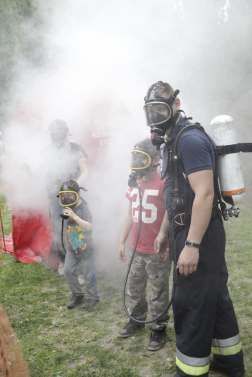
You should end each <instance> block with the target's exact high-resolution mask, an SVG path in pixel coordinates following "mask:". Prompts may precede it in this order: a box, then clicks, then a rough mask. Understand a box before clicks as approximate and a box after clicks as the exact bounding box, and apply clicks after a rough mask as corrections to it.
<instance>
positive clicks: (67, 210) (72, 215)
mask: <svg viewBox="0 0 252 377" xmlns="http://www.w3.org/2000/svg"><path fill="white" fill-rule="evenodd" d="M64 215H67V216H68V217H70V219H72V220H74V218H75V217H76V216H77V215H76V214H75V213H74V211H73V210H72V209H71V208H70V207H66V208H65V209H64Z"/></svg>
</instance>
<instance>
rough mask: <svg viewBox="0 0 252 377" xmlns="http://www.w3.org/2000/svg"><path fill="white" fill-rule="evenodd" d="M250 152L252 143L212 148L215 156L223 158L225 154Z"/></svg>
mask: <svg viewBox="0 0 252 377" xmlns="http://www.w3.org/2000/svg"><path fill="white" fill-rule="evenodd" d="M239 152H244V153H247V152H252V143H237V144H230V145H220V146H215V147H214V153H215V154H217V156H224V155H225V154H232V153H239Z"/></svg>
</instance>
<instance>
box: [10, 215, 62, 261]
mask: <svg viewBox="0 0 252 377" xmlns="http://www.w3.org/2000/svg"><path fill="white" fill-rule="evenodd" d="M12 222H13V233H11V234H10V235H9V236H8V237H7V238H5V246H6V251H7V252H8V253H10V254H12V255H13V256H14V257H15V258H16V259H17V260H19V261H20V262H23V263H29V262H42V261H43V260H46V261H48V264H49V266H50V267H51V268H57V267H58V264H59V260H58V258H49V259H48V257H49V252H50V249H51V244H52V241H53V235H52V225H51V220H49V219H46V218H45V217H43V216H42V215H40V214H39V213H34V215H33V216H30V213H29V214H27V213H25V211H23V215H22V216H15V214H13V216H12ZM13 240H14V245H13Z"/></svg>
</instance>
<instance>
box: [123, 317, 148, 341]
mask: <svg viewBox="0 0 252 377" xmlns="http://www.w3.org/2000/svg"><path fill="white" fill-rule="evenodd" d="M144 326H145V324H144V323H137V322H135V321H132V319H130V320H129V322H128V323H127V325H126V326H124V328H123V329H122V330H120V331H118V333H117V336H119V338H128V337H129V336H130V335H131V334H134V332H136V331H138V330H140V329H142V328H143V327H144Z"/></svg>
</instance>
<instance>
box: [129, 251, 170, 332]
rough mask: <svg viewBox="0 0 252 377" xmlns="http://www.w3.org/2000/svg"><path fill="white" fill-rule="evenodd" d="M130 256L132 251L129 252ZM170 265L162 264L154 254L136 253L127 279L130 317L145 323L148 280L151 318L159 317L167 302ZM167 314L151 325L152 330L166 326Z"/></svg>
mask: <svg viewBox="0 0 252 377" xmlns="http://www.w3.org/2000/svg"><path fill="white" fill-rule="evenodd" d="M131 254H132V251H131ZM170 270H171V266H170V263H164V262H163V261H162V260H161V259H160V258H158V257H157V256H156V255H155V254H145V253H140V252H138V251H136V253H135V256H134V259H133V262H132V265H131V269H130V273H129V279H128V290H127V294H128V298H129V304H130V306H129V308H128V311H129V313H130V315H131V316H132V317H134V318H136V319H138V320H140V321H145V319H146V316H147V312H148V302H147V298H146V286H147V281H148V280H149V282H150V285H151V295H150V298H149V304H150V311H151V316H152V318H155V317H157V316H158V315H160V314H161V313H162V312H163V311H164V310H165V308H166V307H167V305H168V302H169V275H170ZM169 317H170V316H169V314H168V312H166V313H165V314H164V315H163V316H162V317H161V318H160V319H159V320H158V321H156V322H153V323H151V327H152V328H153V329H154V330H161V329H163V328H164V327H166V326H167V323H168V321H169Z"/></svg>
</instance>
